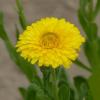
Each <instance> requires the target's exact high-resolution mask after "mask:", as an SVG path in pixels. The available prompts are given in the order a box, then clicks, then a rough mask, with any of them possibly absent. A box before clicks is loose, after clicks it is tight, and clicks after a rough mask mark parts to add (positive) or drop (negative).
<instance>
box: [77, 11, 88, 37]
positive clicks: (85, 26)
mask: <svg viewBox="0 0 100 100" xmlns="http://www.w3.org/2000/svg"><path fill="white" fill-rule="evenodd" d="M78 18H79V21H80V24H81V25H82V28H83V29H84V31H85V32H86V35H87V37H89V36H90V33H89V22H88V20H87V18H86V17H85V16H84V14H83V12H82V11H81V10H79V11H78Z"/></svg>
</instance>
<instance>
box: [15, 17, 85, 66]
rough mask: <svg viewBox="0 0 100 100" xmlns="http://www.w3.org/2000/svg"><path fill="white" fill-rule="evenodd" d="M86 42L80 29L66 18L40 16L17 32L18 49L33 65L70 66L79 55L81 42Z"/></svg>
mask: <svg viewBox="0 0 100 100" xmlns="http://www.w3.org/2000/svg"><path fill="white" fill-rule="evenodd" d="M84 41H85V39H84V37H82V36H81V34H80V31H79V30H78V28H77V27H75V26H74V25H73V24H71V23H69V22H67V21H66V20H65V19H57V18H54V17H52V18H43V19H41V20H39V21H37V22H35V23H33V24H32V25H31V26H28V27H27V29H26V30H25V31H24V32H23V34H21V35H20V37H19V41H18V42H17V45H16V47H17V51H18V52H21V56H22V57H24V58H25V59H27V60H28V61H30V62H31V63H32V64H35V63H36V64H38V65H39V66H46V67H48V66H52V67H53V68H57V67H59V66H60V65H63V66H64V67H66V68H69V67H70V65H71V63H72V61H74V60H75V59H76V58H77V57H78V51H79V49H80V46H81V44H82V43H83V42H84Z"/></svg>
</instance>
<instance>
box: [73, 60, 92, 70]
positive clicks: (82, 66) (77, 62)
mask: <svg viewBox="0 0 100 100" xmlns="http://www.w3.org/2000/svg"><path fill="white" fill-rule="evenodd" d="M74 63H75V64H76V65H78V66H80V67H81V68H83V69H86V70H87V71H89V72H92V70H91V68H90V67H87V66H86V65H84V64H83V63H82V62H81V61H80V60H78V59H77V60H75V61H74Z"/></svg>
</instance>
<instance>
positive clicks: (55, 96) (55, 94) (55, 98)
mask: <svg viewBox="0 0 100 100" xmlns="http://www.w3.org/2000/svg"><path fill="white" fill-rule="evenodd" d="M52 81H53V93H54V100H59V98H58V86H57V79H56V71H55V69H52Z"/></svg>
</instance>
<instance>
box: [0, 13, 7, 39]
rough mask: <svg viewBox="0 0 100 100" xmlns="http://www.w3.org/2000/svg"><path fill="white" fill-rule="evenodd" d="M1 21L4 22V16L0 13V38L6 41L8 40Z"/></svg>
mask: <svg viewBox="0 0 100 100" xmlns="http://www.w3.org/2000/svg"><path fill="white" fill-rule="evenodd" d="M3 20H4V15H3V13H2V12H0V38H1V39H3V40H6V39H8V36H7V34H6V32H5V30H4V24H3Z"/></svg>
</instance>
